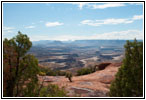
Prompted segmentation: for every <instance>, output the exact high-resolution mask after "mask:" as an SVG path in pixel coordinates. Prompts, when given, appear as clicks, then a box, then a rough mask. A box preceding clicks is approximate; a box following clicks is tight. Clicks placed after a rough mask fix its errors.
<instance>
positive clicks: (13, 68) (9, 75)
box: [3, 32, 39, 97]
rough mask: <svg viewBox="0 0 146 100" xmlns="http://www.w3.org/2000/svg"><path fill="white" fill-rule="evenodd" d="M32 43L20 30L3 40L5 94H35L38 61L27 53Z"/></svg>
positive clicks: (10, 95)
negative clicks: (10, 37) (13, 35)
mask: <svg viewBox="0 0 146 100" xmlns="http://www.w3.org/2000/svg"><path fill="white" fill-rule="evenodd" d="M31 45H32V43H31V42H30V40H29V38H28V37H27V35H23V34H22V33H21V32H18V35H17V36H16V37H14V38H12V39H10V40H8V39H4V41H3V48H4V49H3V65H4V66H3V79H4V82H3V83H4V84H3V87H4V89H3V93H4V96H8V97H12V96H34V93H33V92H34V90H35V89H36V87H37V81H38V80H37V73H38V72H39V68H38V61H37V59H36V58H35V57H34V56H33V55H26V53H27V51H28V50H29V49H30V47H31Z"/></svg>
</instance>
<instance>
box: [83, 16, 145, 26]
mask: <svg viewBox="0 0 146 100" xmlns="http://www.w3.org/2000/svg"><path fill="white" fill-rule="evenodd" d="M142 18H143V15H135V16H133V17H132V18H123V19H122V18H119V19H114V18H111V19H104V20H83V21H81V24H86V25H90V26H101V25H107V24H109V25H112V24H113V25H116V24H129V23H133V22H134V20H140V19H142Z"/></svg>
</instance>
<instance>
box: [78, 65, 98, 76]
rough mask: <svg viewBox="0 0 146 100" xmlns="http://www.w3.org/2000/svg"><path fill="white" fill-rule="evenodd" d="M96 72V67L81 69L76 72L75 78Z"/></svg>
mask: <svg viewBox="0 0 146 100" xmlns="http://www.w3.org/2000/svg"><path fill="white" fill-rule="evenodd" d="M95 71H96V67H89V68H82V69H79V70H78V71H77V76H80V75H87V74H90V73H93V72H95Z"/></svg>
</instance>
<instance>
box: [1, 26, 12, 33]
mask: <svg viewBox="0 0 146 100" xmlns="http://www.w3.org/2000/svg"><path fill="white" fill-rule="evenodd" d="M14 29H15V28H14V27H6V26H4V27H3V33H4V34H7V33H13V30H14Z"/></svg>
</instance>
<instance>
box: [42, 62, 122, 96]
mask: <svg viewBox="0 0 146 100" xmlns="http://www.w3.org/2000/svg"><path fill="white" fill-rule="evenodd" d="M120 65H121V63H112V64H110V65H109V66H107V67H106V68H105V69H104V70H100V71H96V72H94V73H92V74H88V75H83V76H73V78H72V81H73V82H69V80H68V79H67V78H65V77H64V76H43V77H42V76H39V80H40V81H42V80H43V79H45V81H46V82H45V83H44V85H45V86H47V84H48V83H51V84H57V85H58V86H59V87H64V88H65V90H66V91H68V95H69V96H71V97H75V96H81V97H105V96H108V92H109V87H110V83H111V82H112V81H113V80H114V78H115V74H116V73H117V71H118V68H119V67H120Z"/></svg>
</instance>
